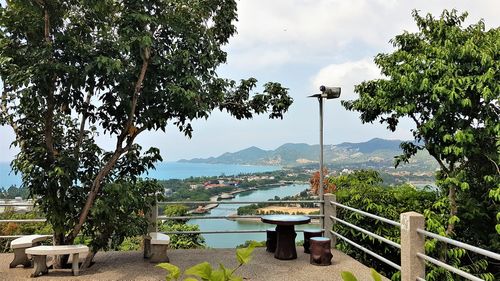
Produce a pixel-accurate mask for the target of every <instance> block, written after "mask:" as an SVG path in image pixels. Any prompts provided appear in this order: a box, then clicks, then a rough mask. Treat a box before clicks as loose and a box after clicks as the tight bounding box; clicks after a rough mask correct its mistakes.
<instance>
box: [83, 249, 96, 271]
mask: <svg viewBox="0 0 500 281" xmlns="http://www.w3.org/2000/svg"><path fill="white" fill-rule="evenodd" d="M96 254H97V251H94V250H92V251H90V252H89V254H88V255H87V257H86V258H85V261H83V263H82V265H81V266H80V269H86V268H89V266H90V265H91V264H92V261H93V260H94V257H95V255H96Z"/></svg>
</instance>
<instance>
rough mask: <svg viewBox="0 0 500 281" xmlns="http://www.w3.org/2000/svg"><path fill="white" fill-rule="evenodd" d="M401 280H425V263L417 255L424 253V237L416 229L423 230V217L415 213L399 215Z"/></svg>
mask: <svg viewBox="0 0 500 281" xmlns="http://www.w3.org/2000/svg"><path fill="white" fill-rule="evenodd" d="M400 219H401V280H402V281H414V280H416V279H417V277H420V278H425V262H424V261H423V260H422V259H421V258H419V257H417V253H425V247H424V244H425V237H424V236H423V235H421V234H419V233H417V229H419V228H420V229H424V228H425V219H424V216H423V215H421V214H419V213H416V212H407V213H402V214H401V217H400Z"/></svg>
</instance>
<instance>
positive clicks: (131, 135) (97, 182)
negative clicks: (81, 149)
mask: <svg viewBox="0 0 500 281" xmlns="http://www.w3.org/2000/svg"><path fill="white" fill-rule="evenodd" d="M149 52H150V49H149V48H145V49H144V56H143V63H142V67H141V72H140V73H139V78H138V79H137V81H136V83H135V88H134V94H133V96H132V100H131V107H130V112H129V114H128V119H127V123H126V125H125V127H124V128H123V129H122V133H121V134H120V135H119V136H118V138H117V140H116V148H115V151H114V153H113V155H112V156H111V158H110V159H109V160H108V162H107V163H106V164H105V165H104V167H103V168H102V169H101V170H100V171H99V173H98V174H97V176H96V177H95V179H94V181H93V182H92V187H91V189H90V193H89V195H88V197H87V201H86V202H85V205H84V207H83V209H82V212H81V213H80V217H79V219H78V223H77V224H76V225H75V227H74V228H73V231H72V232H71V233H70V234H68V236H67V238H66V241H73V240H74V239H75V238H76V236H77V235H78V233H80V231H81V229H82V227H83V224H84V223H85V221H86V220H87V216H88V214H89V212H90V208H91V207H92V205H93V204H94V201H95V199H96V197H97V194H98V193H99V190H100V188H101V185H102V181H103V180H104V178H105V177H106V176H107V175H108V174H109V173H110V172H111V170H112V169H113V167H114V166H115V164H116V162H117V161H118V159H119V158H120V157H121V156H122V155H123V153H125V152H127V151H128V150H129V149H130V148H131V147H132V145H133V144H134V140H135V138H136V137H137V136H138V135H139V134H140V133H141V132H143V131H144V130H146V127H142V128H140V129H134V130H132V127H133V121H134V116H135V109H136V107H137V100H138V98H139V93H140V91H141V89H142V83H143V81H144V77H145V76H146V70H147V68H148V65H149V55H150V53H149ZM127 136H128V137H127ZM126 137H127V139H126V142H127V145H126V146H125V147H122V146H123V141H124V140H125V138H126Z"/></svg>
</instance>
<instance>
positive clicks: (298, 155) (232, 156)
mask: <svg viewBox="0 0 500 281" xmlns="http://www.w3.org/2000/svg"><path fill="white" fill-rule="evenodd" d="M401 142H402V141H401V140H385V139H379V138H375V139H371V140H369V141H367V142H360V143H349V142H344V143H341V144H338V145H324V162H325V163H327V164H328V163H332V164H356V166H360V167H363V166H364V163H370V165H369V166H373V164H374V163H375V164H377V166H392V165H393V160H394V156H396V155H399V154H401V149H400V148H399V145H400V143H401ZM416 159H418V161H419V162H421V163H420V164H426V166H429V165H430V167H432V163H431V164H429V163H430V162H432V159H430V158H429V156H428V155H423V156H422V155H420V156H419V157H417V158H416ZM318 161H319V145H309V144H305V143H286V144H283V145H282V146H280V147H278V148H276V149H275V150H263V149H260V148H258V147H255V146H252V147H249V148H246V149H243V150H240V151H237V152H226V153H224V154H222V155H220V156H219V157H210V158H204V159H202V158H195V159H190V160H185V159H183V160H179V162H189V163H212V164H245V165H281V166H297V165H304V164H311V163H318Z"/></svg>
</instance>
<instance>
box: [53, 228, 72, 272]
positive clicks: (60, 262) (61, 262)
mask: <svg viewBox="0 0 500 281" xmlns="http://www.w3.org/2000/svg"><path fill="white" fill-rule="evenodd" d="M65 242H66V241H64V233H62V232H54V245H66V244H67V243H65ZM68 259H69V255H60V256H55V259H54V268H64V267H65V265H66V264H68Z"/></svg>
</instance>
